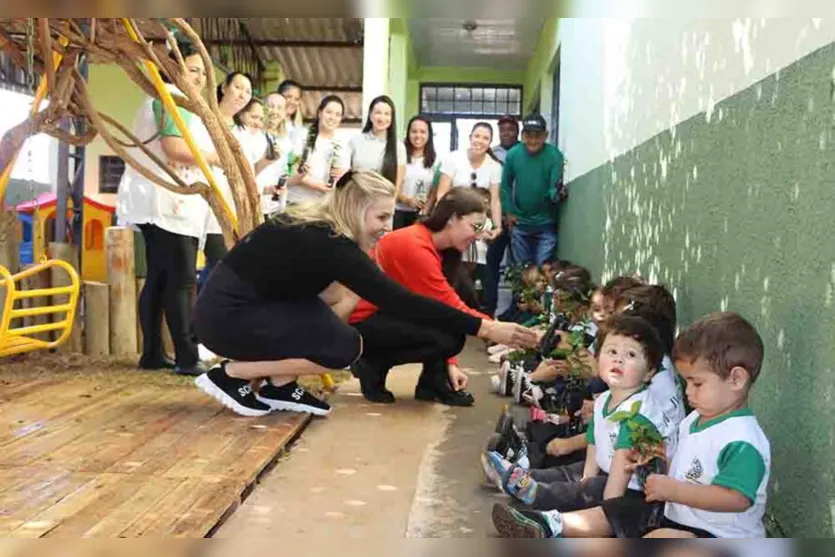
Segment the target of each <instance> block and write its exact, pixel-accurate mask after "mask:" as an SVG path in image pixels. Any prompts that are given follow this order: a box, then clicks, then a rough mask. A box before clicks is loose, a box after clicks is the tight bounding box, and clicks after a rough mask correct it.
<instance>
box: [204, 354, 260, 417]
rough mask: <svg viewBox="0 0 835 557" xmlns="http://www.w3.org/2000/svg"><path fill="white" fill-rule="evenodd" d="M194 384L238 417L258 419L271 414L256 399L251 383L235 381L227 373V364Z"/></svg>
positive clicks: (215, 368)
mask: <svg viewBox="0 0 835 557" xmlns="http://www.w3.org/2000/svg"><path fill="white" fill-rule="evenodd" d="M194 383H195V385H197V387H198V388H199V389H200V390H201V391H203V392H204V393H206V394H207V395H209V396H210V397H212V398H213V399H215V400H217V401H218V402H220V403H221V404H222V405H224V406H225V407H227V408H229V409H230V410H232V411H233V412H235V413H236V414H238V415H241V416H246V417H248V418H257V417H260V416H266V415H267V414H269V413H270V407H269V406H267V405H266V404H263V403H262V402H260V401H259V400H258V399H257V398H256V397H255V393H254V392H253V390H252V386H251V385H250V381H246V380H244V379H235V378H234V377H230V376H229V375H228V374H227V373H226V362H223V363H221V364H218V365H216V366H215V367H213V368H212V369H210V370H209V371H208V372H206V373H204V374H203V375H201V376H199V377H198V378H197V379H195V380H194Z"/></svg>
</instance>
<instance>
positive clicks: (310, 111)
mask: <svg viewBox="0 0 835 557" xmlns="http://www.w3.org/2000/svg"><path fill="white" fill-rule="evenodd" d="M329 94H331V92H330V91H305V92H304V93H302V111H303V114H304V115H305V117H306V118H313V117H314V116H316V109H318V108H319V103H320V102H321V100H322V97H324V96H325V95H329ZM333 94H334V95H339V96H340V97H341V98H342V101H343V102H344V103H345V114H343V116H342V119H343V120H349V121H352V122H356V121H359V119H360V118H362V93H344V92H343V93H333Z"/></svg>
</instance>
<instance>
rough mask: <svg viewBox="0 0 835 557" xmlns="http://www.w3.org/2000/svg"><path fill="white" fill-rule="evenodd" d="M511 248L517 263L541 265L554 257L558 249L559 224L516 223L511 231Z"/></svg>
mask: <svg viewBox="0 0 835 557" xmlns="http://www.w3.org/2000/svg"><path fill="white" fill-rule="evenodd" d="M510 249H511V251H512V252H513V260H514V261H515V262H516V263H519V264H520V265H521V264H529V263H533V264H534V265H536V266H537V267H541V266H542V264H543V263H545V262H546V261H551V260H552V259H554V256H555V253H556V250H557V225H556V224H547V225H544V226H538V227H523V226H520V225H516V226H514V227H513V229H512V230H511V231H510Z"/></svg>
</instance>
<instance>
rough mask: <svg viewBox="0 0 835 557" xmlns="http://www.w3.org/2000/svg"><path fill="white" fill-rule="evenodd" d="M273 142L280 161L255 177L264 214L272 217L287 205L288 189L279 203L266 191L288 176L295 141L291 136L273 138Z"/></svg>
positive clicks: (274, 162) (271, 164)
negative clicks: (288, 165)
mask: <svg viewBox="0 0 835 557" xmlns="http://www.w3.org/2000/svg"><path fill="white" fill-rule="evenodd" d="M266 137H267V136H266V135H264V143H265V144H267V139H266ZM272 139H273V142H274V144H275V148H276V150H278V153H279V157H278V159H276V160H274V161H272V162H271V163H270V164H269V165H268V166H266V167H265V168H264V169H263V170H261V173H260V174H258V176H256V177H255V182H256V183H257V184H258V190H259V192H260V193H261V210H263V211H264V214H266V215H271V214H273V213H277V212H280V211H283V210H284V208H285V207H286V205H287V189H286V188H285V189H284V192H283V193H282V194H281V195H280V196H279V199H278V200H277V201H274V200H273V194H271V193H264V189H265V188H267V187H269V186H276V185H278V181H279V180H280V179H281V178H282V177H283V176H286V175H287V171H288V168H287V164H288V162H289V158H290V153H291V152H292V151H293V140H292V139H291V138H290V134H286V135H284V136H283V137H276V136H273V138H272Z"/></svg>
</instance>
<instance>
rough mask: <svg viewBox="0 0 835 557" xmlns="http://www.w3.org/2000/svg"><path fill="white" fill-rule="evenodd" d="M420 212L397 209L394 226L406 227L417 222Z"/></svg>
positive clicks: (395, 227)
mask: <svg viewBox="0 0 835 557" xmlns="http://www.w3.org/2000/svg"><path fill="white" fill-rule="evenodd" d="M417 218H418V214H417V211H401V210H399V209H398V210H396V211H394V226H393V228H394V229H395V230H398V229H400V228H406V227H407V226H412V225H413V224H415V222H417Z"/></svg>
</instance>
